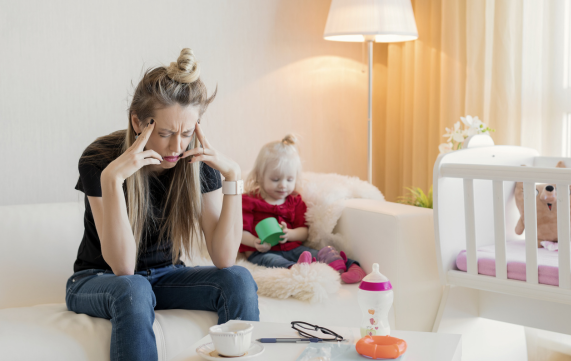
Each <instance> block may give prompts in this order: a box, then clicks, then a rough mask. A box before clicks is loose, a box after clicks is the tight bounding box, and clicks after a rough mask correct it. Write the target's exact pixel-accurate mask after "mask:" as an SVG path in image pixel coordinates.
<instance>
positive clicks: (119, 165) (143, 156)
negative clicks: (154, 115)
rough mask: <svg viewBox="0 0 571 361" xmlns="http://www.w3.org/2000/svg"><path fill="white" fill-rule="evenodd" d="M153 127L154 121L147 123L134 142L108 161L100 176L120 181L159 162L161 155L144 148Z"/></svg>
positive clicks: (161, 159)
mask: <svg viewBox="0 0 571 361" xmlns="http://www.w3.org/2000/svg"><path fill="white" fill-rule="evenodd" d="M153 129H155V121H154V120H153V119H151V122H150V123H149V124H148V125H147V127H146V128H145V130H143V132H142V133H141V135H139V137H138V138H137V139H136V140H135V142H134V143H133V144H132V145H131V146H130V147H129V148H127V150H126V151H125V152H124V153H123V154H121V155H120V156H119V157H118V158H117V159H115V160H114V161H112V162H111V163H109V165H108V166H107V167H106V168H105V169H104V170H103V172H102V174H101V177H102V178H103V177H106V178H108V179H115V180H118V181H120V182H121V183H122V182H123V181H124V180H125V179H127V178H129V177H130V176H131V175H132V174H133V173H135V172H136V171H138V170H139V169H141V168H143V167H144V166H146V165H149V164H161V162H162V161H163V157H161V155H160V154H159V153H157V152H155V151H154V150H152V149H149V150H145V145H147V141H148V140H149V137H150V136H151V133H152V132H153Z"/></svg>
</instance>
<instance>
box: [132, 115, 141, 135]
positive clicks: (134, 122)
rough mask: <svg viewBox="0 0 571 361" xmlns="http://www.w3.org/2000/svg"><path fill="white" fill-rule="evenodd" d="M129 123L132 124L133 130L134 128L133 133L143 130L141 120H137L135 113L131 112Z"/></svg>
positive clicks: (139, 132)
mask: <svg viewBox="0 0 571 361" xmlns="http://www.w3.org/2000/svg"><path fill="white" fill-rule="evenodd" d="M131 125H132V126H133V130H135V133H137V134H141V132H142V131H143V130H142V128H141V121H140V120H139V117H138V116H137V114H135V113H133V114H131Z"/></svg>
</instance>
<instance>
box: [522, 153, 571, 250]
mask: <svg viewBox="0 0 571 361" xmlns="http://www.w3.org/2000/svg"><path fill="white" fill-rule="evenodd" d="M556 167H557V168H565V164H564V163H563V162H559V163H557V165H556ZM535 189H536V197H535V199H536V209H537V210H536V212H537V247H538V248H541V247H542V245H541V242H543V241H550V242H557V191H558V190H557V187H556V186H555V184H536V185H535ZM563 191H564V192H567V193H569V190H563ZM515 203H516V206H517V209H518V210H519V214H520V218H519V220H518V222H517V224H516V227H515V233H516V234H522V233H523V231H524V229H525V224H524V207H523V182H517V183H516V187H515Z"/></svg>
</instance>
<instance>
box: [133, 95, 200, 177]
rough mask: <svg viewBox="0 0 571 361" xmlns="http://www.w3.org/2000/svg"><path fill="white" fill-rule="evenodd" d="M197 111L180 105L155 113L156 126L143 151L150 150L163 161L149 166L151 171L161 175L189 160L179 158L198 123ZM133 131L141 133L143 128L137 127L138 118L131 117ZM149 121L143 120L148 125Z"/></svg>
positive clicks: (190, 106) (196, 108)
mask: <svg viewBox="0 0 571 361" xmlns="http://www.w3.org/2000/svg"><path fill="white" fill-rule="evenodd" d="M198 117H199V109H198V107H197V106H192V105H189V106H182V105H180V104H175V105H171V106H169V107H166V108H163V109H158V110H156V111H155V116H154V117H153V118H152V119H154V120H155V122H156V125H155V129H154V130H153V133H151V136H150V137H149V141H148V142H147V145H146V146H145V149H152V150H154V151H155V152H157V153H159V154H160V155H161V156H162V157H163V159H164V161H163V162H162V163H161V164H156V165H155V164H153V165H149V167H150V168H151V170H153V171H155V172H157V173H161V172H163V171H164V170H166V169H169V168H172V167H174V166H175V165H176V163H177V162H179V161H181V162H185V161H188V160H189V158H185V159H182V160H180V159H179V156H180V154H181V153H182V152H184V151H185V150H186V148H187V147H188V144H189V143H190V141H191V140H192V137H193V135H194V128H195V127H196V123H197V122H198ZM131 121H132V123H133V129H135V131H136V132H137V133H141V132H142V131H143V129H144V128H142V127H141V126H140V125H139V118H137V116H136V115H133V116H132V118H131ZM150 121H151V119H145V124H148V123H149V122H150Z"/></svg>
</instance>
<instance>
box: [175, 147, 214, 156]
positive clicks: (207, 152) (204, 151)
mask: <svg viewBox="0 0 571 361" xmlns="http://www.w3.org/2000/svg"><path fill="white" fill-rule="evenodd" d="M193 155H214V151H213V150H212V149H208V148H192V149H190V150H187V151H184V152H183V153H182V157H181V158H186V157H190V156H193Z"/></svg>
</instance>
